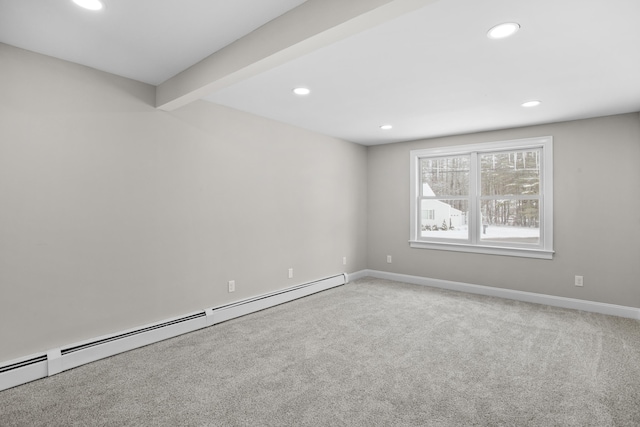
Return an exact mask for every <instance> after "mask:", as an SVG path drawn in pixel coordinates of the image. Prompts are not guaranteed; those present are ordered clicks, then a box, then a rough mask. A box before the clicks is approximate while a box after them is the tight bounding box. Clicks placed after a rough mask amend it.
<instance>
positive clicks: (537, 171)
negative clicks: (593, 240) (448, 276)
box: [410, 136, 553, 259]
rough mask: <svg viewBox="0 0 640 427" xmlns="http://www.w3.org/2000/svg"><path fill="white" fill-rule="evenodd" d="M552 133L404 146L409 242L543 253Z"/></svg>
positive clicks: (548, 247)
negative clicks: (437, 145)
mask: <svg viewBox="0 0 640 427" xmlns="http://www.w3.org/2000/svg"><path fill="white" fill-rule="evenodd" d="M552 155H553V148H552V137H550V136H548V137H540V138H528V139H520V140H513V141H502V142H491V143H484V144H474V145H464V146H453V147H444V148H432V149H424V150H413V151H411V155H410V157H411V218H410V220H411V236H410V244H411V247H414V248H425V249H443V250H453V251H464V252H480V253H489V254H496V255H511V256H524V257H534V258H546V259H550V258H551V257H552V256H553V223H552V221H553V156H552Z"/></svg>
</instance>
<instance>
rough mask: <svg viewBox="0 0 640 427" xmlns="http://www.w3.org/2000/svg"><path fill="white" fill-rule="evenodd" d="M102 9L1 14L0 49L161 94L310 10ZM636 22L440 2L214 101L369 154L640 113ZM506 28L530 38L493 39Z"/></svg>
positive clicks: (185, 2) (551, 4)
mask: <svg viewBox="0 0 640 427" xmlns="http://www.w3.org/2000/svg"><path fill="white" fill-rule="evenodd" d="M105 2H106V3H107V7H106V10H105V11H104V12H101V13H95V12H93V13H92V12H86V11H83V10H80V9H78V8H77V7H76V6H75V5H73V4H72V3H71V1H70V0H29V1H25V0H0V41H2V42H5V43H8V44H11V45H15V46H18V47H22V48H25V49H29V50H33V51H36V52H40V53H44V54H47V55H51V56H56V57H59V58H62V59H66V60H70V61H73V62H77V63H81V64H84V65H88V66H91V67H94V68H98V69H101V70H105V71H109V72H112V73H115V74H119V75H123V76H126V77H130V78H134V79H137V80H140V81H144V82H147V83H151V84H159V83H161V82H163V81H165V80H167V79H168V78H169V77H172V76H173V75H175V74H177V73H178V72H180V71H182V70H184V69H186V68H188V67H189V66H191V65H193V64H194V63H196V62H198V61H199V60H200V59H202V58H204V57H206V56H208V55H210V54H211V53H213V52H215V51H218V50H219V49H221V48H222V47H224V46H226V45H228V44H229V43H231V42H233V41H234V40H236V39H238V38H240V37H242V36H244V35H245V34H247V33H249V32H251V31H252V30H254V29H255V28H257V27H259V26H260V25H263V24H265V23H267V22H268V21H270V20H272V19H273V18H275V17H277V16H279V15H281V14H283V13H284V12H286V11H287V10H289V9H291V8H294V7H296V6H298V5H300V4H301V3H304V2H303V1H300V0H234V1H233V2H231V1H225V0H216V1H214V0H181V1H179V2H177V1H169V0H136V1H130V0H105ZM639 16H640V1H639V0H606V1H604V0H535V1H533V0H483V1H478V0H438V1H435V2H433V3H432V4H429V5H427V6H425V7H423V8H421V9H419V10H417V11H414V12H411V13H408V14H406V15H403V16H400V17H398V18H395V19H393V20H390V21H388V22H386V23H383V24H381V25H379V26H377V27H374V28H371V29H369V30H366V31H364V32H361V33H359V34H356V35H353V36H349V37H347V38H344V39H342V40H340V41H338V42H336V43H333V44H331V45H329V46H325V47H322V48H319V49H317V50H315V51H312V52H310V53H307V54H306V55H304V56H301V57H299V58H297V59H293V60H291V61H289V62H287V63H285V64H283V65H280V66H278V67H276V68H272V69H270V70H267V71H265V72H262V73H260V74H258V75H256V76H253V77H249V78H246V79H244V80H242V81H240V82H239V83H235V84H233V85H231V86H228V87H223V88H221V89H218V90H217V91H216V92H214V93H211V94H210V95H208V96H207V97H206V99H207V100H208V101H211V102H215V103H219V104H222V105H226V106H229V107H232V108H236V109H239V110H243V111H247V112H250V113H254V114H258V115H262V116H265V117H269V118H272V119H275V120H278V121H282V122H285V123H290V124H293V125H296V126H300V127H303V128H307V129H310V130H313V131H317V132H320V133H323V134H327V135H332V136H335V137H339V138H343V139H346V140H350V141H354V142H358V143H361V144H365V145H372V144H380V143H388V142H398V141H404V140H412V139H419V138H426V137H434V136H443V135H452V134H460V133H467V132H476V131H483V130H492V129H501V128H508V127H517V126H525V125H531V124H540V123H550V122H557V121H564V120H573V119H580V118H588V117H596V116H602V115H610V114H619V113H626V112H638V111H640V77H638V76H640V25H638V17H639ZM506 21H515V22H518V23H520V25H521V27H522V28H521V30H520V31H519V32H518V33H517V34H516V35H515V36H513V37H512V38H509V39H505V40H490V39H488V38H487V37H486V32H487V30H488V29H489V28H490V27H492V26H493V25H495V24H498V23H501V22H506ZM299 85H303V86H307V87H309V88H310V89H311V90H312V91H313V92H312V94H311V95H310V96H308V97H305V98H301V97H297V96H294V95H292V93H291V89H292V88H294V87H296V86H299ZM531 99H539V100H541V101H542V104H541V105H540V106H539V107H536V108H528V109H526V108H523V107H521V106H520V104H521V103H522V102H524V101H527V100H531ZM385 123H390V124H393V126H394V128H393V129H392V130H390V131H382V130H380V129H379V126H380V125H382V124H385Z"/></svg>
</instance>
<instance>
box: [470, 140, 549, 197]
mask: <svg viewBox="0 0 640 427" xmlns="http://www.w3.org/2000/svg"><path fill="white" fill-rule="evenodd" d="M480 167H481V177H480V179H481V188H482V193H481V194H482V195H483V196H497V195H500V196H512V195H513V196H515V195H518V196H523V195H537V194H540V150H529V151H512V152H508V153H489V154H482V155H481V156H480Z"/></svg>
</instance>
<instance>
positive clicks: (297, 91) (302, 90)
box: [293, 87, 311, 96]
mask: <svg viewBox="0 0 640 427" xmlns="http://www.w3.org/2000/svg"><path fill="white" fill-rule="evenodd" d="M293 93H295V94H296V95H300V96H305V95H309V94H310V93H311V91H310V90H309V89H308V88H306V87H297V88H295V89H294V90H293Z"/></svg>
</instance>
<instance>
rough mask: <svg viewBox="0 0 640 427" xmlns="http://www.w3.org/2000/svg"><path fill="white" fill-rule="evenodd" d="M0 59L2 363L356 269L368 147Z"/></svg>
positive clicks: (361, 259)
mask: <svg viewBox="0 0 640 427" xmlns="http://www.w3.org/2000/svg"><path fill="white" fill-rule="evenodd" d="M0 64H2V65H1V66H0V94H1V96H0V203H1V209H0V294H1V297H0V343H1V344H0V363H1V362H3V361H7V360H10V359H13V358H17V357H21V356H25V355H29V354H32V353H35V352H40V351H46V350H47V349H50V348H55V347H57V346H61V345H67V344H71V343H74V342H77V341H79V340H84V339H89V338H93V337H97V336H100V335H103V334H107V333H113V332H118V331H121V330H123V329H127V328H132V327H136V326H139V325H143V324H146V323H150V322H154V321H158V320H163V319H166V318H168V317H171V316H176V315H181V314H186V313H189V312H192V311H196V310H202V309H204V308H207V307H213V306H217V305H221V304H225V303H228V302H232V301H234V300H238V299H243V298H247V297H251V296H255V295H259V294H263V293H266V292H270V291H274V290H277V289H282V288H285V287H289V286H293V285H295V284H299V283H304V282H307V281H310V280H314V279H319V278H322V277H327V276H329V275H334V274H339V273H341V272H344V271H346V272H354V271H359V270H362V269H364V268H366V185H367V183H366V148H364V147H362V146H359V145H356V144H352V143H348V142H344V141H339V140H336V139H333V138H329V137H325V136H321V135H317V134H314V133H311V132H307V131H304V130H301V129H297V128H294V127H290V126H286V125H283V124H279V123H276V122H273V121H269V120H266V119H262V118H258V117H255V116H251V115H248V114H244V113H241V112H238V111H234V110H230V109H227V108H222V107H218V106H215V105H213V104H210V103H206V102H195V103H193V104H191V105H190V106H188V107H185V108H183V109H180V110H178V111H176V112H173V113H167V112H163V111H159V110H156V109H155V108H154V107H153V105H154V102H155V100H154V93H155V92H154V88H153V87H152V86H149V85H145V84H142V83H139V82H135V81H131V80H127V79H124V78H120V77H116V76H113V75H110V74H107V73H102V72H98V71H96V70H93V69H90V68H86V67H83V66H79V65H75V64H71V63H68V62H64V61H60V60H56V59H52V58H49V57H45V56H42V55H38V54H34V53H30V52H26V51H23V50H20V49H16V48H13V47H10V46H7V45H2V44H0ZM343 256H346V257H347V259H348V265H347V266H343V265H342V257H343ZM289 267H293V268H294V273H295V274H294V278H293V279H288V278H287V269H288V268H289ZM232 279H233V280H235V281H236V287H237V291H236V292H235V293H233V294H229V293H228V292H227V281H228V280H232Z"/></svg>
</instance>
